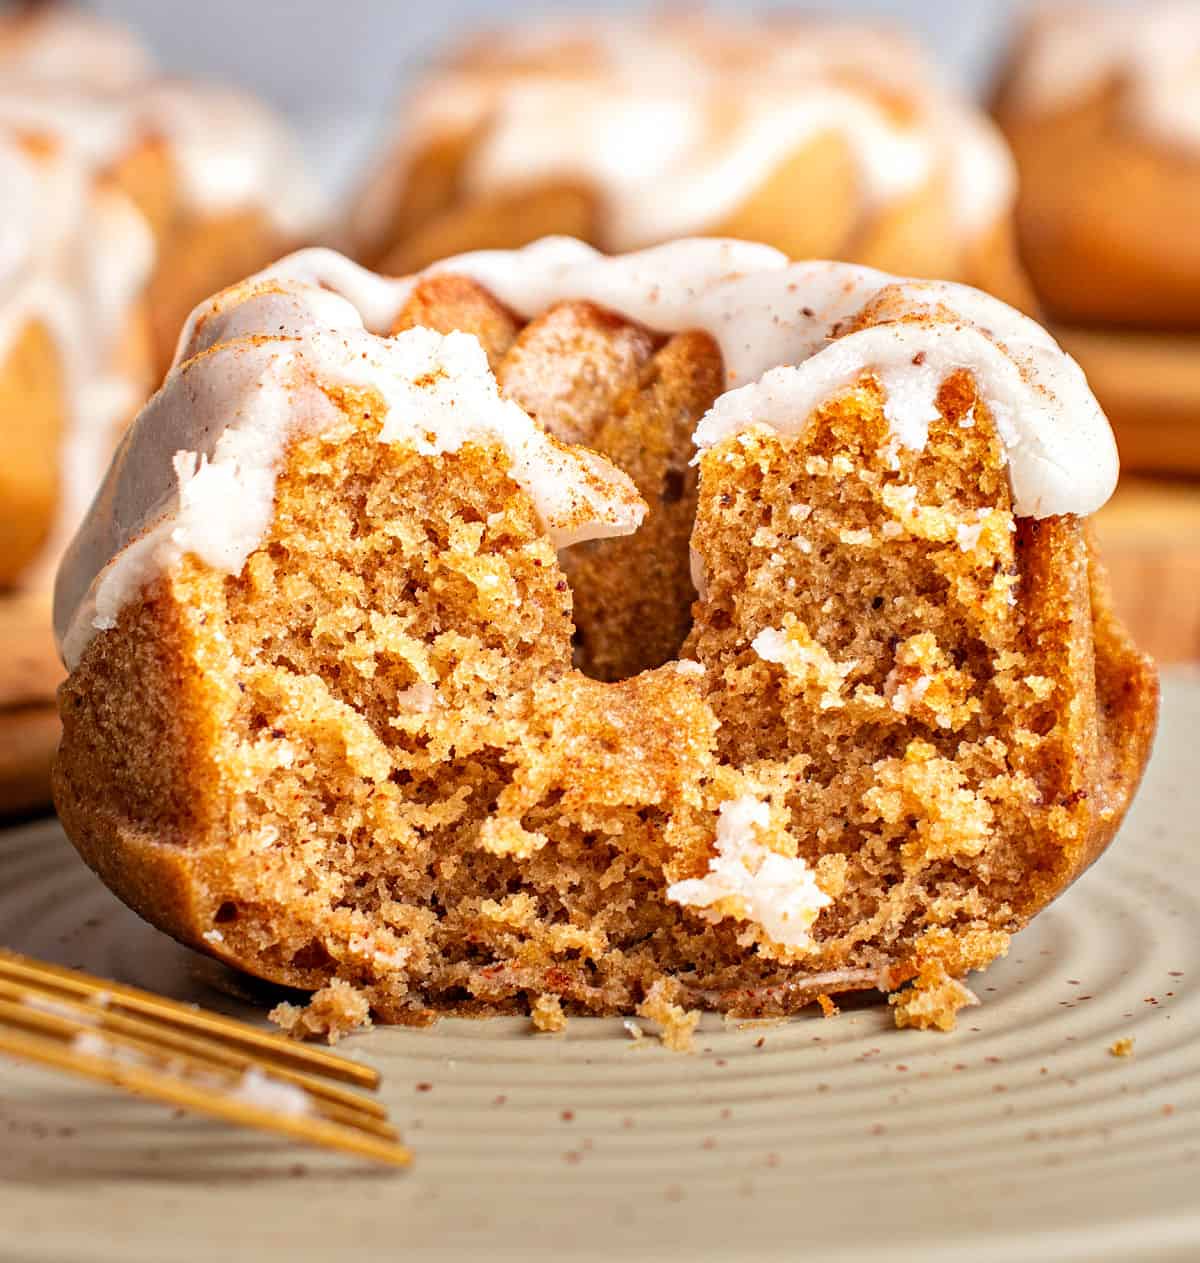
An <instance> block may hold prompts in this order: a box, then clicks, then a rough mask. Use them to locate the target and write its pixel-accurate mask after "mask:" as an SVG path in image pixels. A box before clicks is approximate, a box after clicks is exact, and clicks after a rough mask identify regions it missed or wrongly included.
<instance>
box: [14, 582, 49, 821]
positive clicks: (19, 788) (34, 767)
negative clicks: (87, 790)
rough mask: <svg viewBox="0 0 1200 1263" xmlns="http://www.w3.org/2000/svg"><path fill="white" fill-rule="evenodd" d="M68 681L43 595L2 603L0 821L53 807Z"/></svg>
mask: <svg viewBox="0 0 1200 1263" xmlns="http://www.w3.org/2000/svg"><path fill="white" fill-rule="evenodd" d="M62 677H63V668H62V664H61V663H60V662H59V660H58V654H57V653H56V652H55V648H54V636H53V633H52V631H51V629H50V601H49V597H48V596H44V595H36V596H35V595H28V596H27V595H21V596H7V597H3V598H0V816H11V815H14V814H17V813H21V812H28V811H34V810H37V809H38V808H41V807H45V806H47V805H48V804H49V802H50V761H51V759H52V758H53V755H54V751H55V748H56V747H57V745H58V711H57V710H56V708H55V705H54V691H55V689H56V688H57V687H58V684H59V681H60V680H61V679H62Z"/></svg>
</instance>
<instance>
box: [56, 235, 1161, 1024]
mask: <svg viewBox="0 0 1200 1263" xmlns="http://www.w3.org/2000/svg"><path fill="white" fill-rule="evenodd" d="M693 434H694V441H693ZM1116 473H1117V462H1116V451H1115V448H1114V445H1113V442H1112V437H1111V434H1110V432H1109V429H1108V425H1107V423H1106V422H1105V419H1104V416H1103V414H1102V413H1101V412H1100V410H1099V408H1098V407H1097V406H1096V403H1095V401H1094V399H1093V398H1092V396H1091V394H1090V393H1089V391H1088V388H1087V384H1086V382H1085V380H1084V378H1083V376H1082V374H1081V373H1080V372H1079V370H1078V369H1077V368H1076V366H1075V365H1074V364H1073V363H1072V362H1071V360H1070V359H1069V358H1068V357H1067V356H1066V355H1064V354H1063V353H1062V352H1061V351H1060V350H1059V348H1058V347H1057V346H1056V345H1055V344H1054V342H1053V341H1052V339H1051V338H1050V337H1049V336H1048V335H1047V334H1045V333H1044V332H1043V331H1042V330H1041V329H1040V328H1039V327H1038V326H1037V325H1035V324H1034V323H1032V322H1031V321H1029V320H1028V319H1026V318H1025V317H1023V316H1020V315H1018V314H1017V313H1016V312H1014V311H1012V310H1011V309H1009V308H1007V307H1005V306H1004V305H1003V304H1002V303H1000V302H998V301H996V300H994V299H991V298H988V297H986V296H984V295H983V294H981V293H978V292H976V291H973V290H969V289H965V288H963V287H959V286H955V285H950V284H944V283H937V282H912V281H899V280H896V279H895V278H893V277H890V276H886V275H884V274H882V273H879V272H874V271H870V270H868V269H865V268H861V267H854V266H849V265H841V264H831V263H796V264H792V263H789V262H788V261H787V259H786V258H785V257H784V256H783V255H781V254H779V253H778V252H776V251H774V250H772V249H769V248H766V247H763V246H755V245H749V244H745V243H737V242H729V241H717V240H689V241H680V242H676V243H674V244H671V245H667V246H663V247H659V248H655V249H651V250H648V251H645V252H643V253H640V254H632V255H626V256H616V257H606V256H603V255H600V254H597V253H596V252H595V251H593V250H592V249H590V248H589V247H587V246H585V245H583V244H581V243H579V242H576V241H570V240H563V239H554V240H547V241H543V242H540V243H538V244H536V245H533V246H530V247H527V248H525V249H523V250H520V251H514V252H494V253H483V254H476V255H467V256H464V257H461V258H457V259H451V260H449V261H447V262H445V263H443V264H441V265H439V266H438V267H437V268H436V269H435V270H432V271H429V272H427V273H425V274H422V275H420V276H417V277H410V278H406V279H401V280H386V279H383V278H381V277H377V276H374V275H372V274H371V273H369V272H365V271H363V270H361V269H360V268H358V267H356V266H355V265H353V264H351V263H349V262H348V261H346V260H345V259H342V258H341V257H340V256H337V255H335V254H331V253H329V252H327V251H310V252H305V253H301V254H298V255H295V256H292V257H291V258H289V259H285V260H284V261H283V262H281V263H280V264H278V265H277V266H275V267H273V268H271V269H270V270H268V271H267V272H264V273H262V274H261V275H259V276H257V277H255V278H252V279H251V280H249V281H247V282H246V283H244V284H242V285H240V286H237V287H235V288H233V289H231V290H228V291H226V292H225V293H223V294H221V295H219V296H218V297H217V298H216V299H214V300H213V301H212V302H210V303H207V304H205V305H203V306H201V307H200V308H198V309H197V310H196V312H195V313H193V316H192V319H191V321H190V323H189V326H188V328H187V330H186V331H185V334H184V337H183V339H182V342H181V347H180V352H179V355H178V360H177V364H176V367H175V368H174V370H173V371H172V373H171V375H170V376H169V378H168V380H167V382H166V384H165V386H164V387H163V389H162V390H161V391H160V392H159V394H158V395H157V396H156V397H155V398H154V399H153V400H152V401H151V403H150V404H149V405H148V406H147V408H146V409H145V411H144V412H143V413H142V415H141V417H140V418H139V419H138V421H137V422H136V424H135V426H134V427H133V429H132V430H131V432H130V434H129V435H128V437H127V439H126V441H125V442H124V444H123V445H122V447H121V449H120V451H119V453H118V455H117V457H116V460H115V461H114V464H113V467H112V469H111V471H110V473H109V476H108V479H107V481H106V483H105V485H104V488H103V490H102V492H101V494H100V496H99V498H98V499H97V501H96V503H95V505H94V507H93V509H92V512H91V514H90V516H89V518H88V520H87V522H86V524H85V526H84V527H83V529H82V530H81V532H80V534H79V535H78V537H77V538H76V540H75V542H74V545H73V546H72V548H71V550H70V552H69V554H68V556H67V558H66V560H65V561H64V563H63V566H62V568H61V571H60V574H59V582H58V590H57V602H56V603H57V608H56V622H57V627H58V631H59V635H60V640H61V644H62V649H63V653H64V656H65V660H66V663H67V665H68V667H69V668H70V672H71V674H70V678H69V680H68V681H67V683H66V684H65V685H64V686H63V688H62V690H61V694H60V705H61V711H62V717H63V725H64V737H63V744H62V749H61V753H60V757H59V761H58V766H57V769H56V800H57V803H58V807H59V811H60V814H61V816H62V819H63V822H64V825H65V827H66V829H67V831H68V833H69V834H70V836H71V837H72V839H73V840H74V842H75V844H76V846H77V847H78V848H79V850H80V852H81V854H82V855H83V856H84V857H85V859H86V860H87V861H88V863H89V864H91V865H92V867H94V868H95V869H96V871H97V872H98V873H99V874H100V875H101V876H102V877H103V878H104V880H105V881H106V882H108V884H109V885H110V886H111V887H112V888H113V890H115V891H116V892H117V893H118V894H119V895H120V896H121V897H122V898H123V899H125V900H126V901H127V902H128V903H129V904H130V905H131V906H132V907H134V908H136V909H137V910H138V911H139V912H140V913H141V914H142V915H143V916H145V917H147V918H148V919H149V920H151V921H153V922H154V923H155V924H156V925H158V926H160V927H162V928H163V929H164V930H166V931H167V932H169V933H171V934H173V935H175V936H176V937H177V938H179V939H180V940H182V941H184V942H186V943H190V944H192V945H193V946H195V947H197V948H200V949H202V950H206V951H208V952H211V953H212V954H213V955H215V956H217V957H219V958H220V959H222V960H224V961H227V962H229V963H230V964H232V965H236V966H238V967H240V968H242V969H245V970H248V971H249V972H251V973H253V974H256V975H259V976H260V977H263V978H268V979H273V980H276V981H278V982H281V983H287V984H291V985H293V986H296V987H301V988H310V989H311V988H318V987H322V986H324V985H325V984H328V983H331V982H332V983H333V984H334V990H333V991H330V992H327V993H326V1000H327V1001H330V1004H328V1005H327V1006H326V1007H327V1008H328V1007H332V1008H333V1009H337V1008H338V1007H339V1006H338V1005H337V1004H334V1003H332V1001H331V997H332V1000H336V999H337V997H338V996H339V995H340V996H342V997H343V998H345V997H350V996H354V997H355V1004H357V1006H358V1008H357V1012H358V1013H359V1014H360V1015H361V1014H362V1013H364V1012H365V1011H366V1008H367V1006H368V1005H369V1007H370V1008H371V1009H372V1010H373V1011H374V1013H375V1014H376V1015H377V1016H378V1017H380V1018H381V1019H383V1020H389V1021H421V1020H426V1019H428V1018H429V1017H430V1016H432V1015H433V1014H434V1013H436V1012H439V1011H454V1012H465V1013H492V1012H508V1011H531V1010H532V1011H533V1012H534V1013H535V1015H539V1016H540V1020H542V1021H543V1022H545V1021H546V1020H547V1017H548V1016H549V1017H550V1018H553V1019H554V1020H555V1021H557V1014H558V1012H559V1009H560V1007H562V1008H565V1009H567V1010H568V1011H577V1012H590V1013H622V1012H628V1011H631V1010H633V1009H634V1008H635V1007H636V1006H638V1005H639V1004H644V1003H645V1002H646V1001H647V1000H649V1001H650V1004H651V1008H650V1010H649V1011H651V1012H664V1011H668V1010H671V1008H672V1006H678V1005H691V1006H704V1007H710V1008H714V1009H720V1010H725V1011H728V1012H732V1013H737V1014H780V1013H788V1012H791V1011H794V1010H796V1009H797V1008H799V1007H800V1006H802V1005H804V1004H806V1003H809V1002H811V1001H812V1000H814V999H815V998H816V997H817V996H819V995H823V994H826V993H833V992H837V991H844V990H849V989H861V988H872V987H877V988H880V989H883V990H887V991H897V989H900V988H904V989H903V990H901V991H899V993H898V995H897V996H896V997H895V998H896V1001H897V1009H896V1012H897V1016H898V1020H899V1021H900V1022H901V1023H902V1024H908V1023H911V1024H918V1025H948V1024H951V1023H952V1021H953V1014H954V1011H955V1010H956V1009H957V1008H958V1007H960V1006H961V1005H962V1004H963V1003H966V1002H969V1001H970V999H971V997H970V993H969V992H968V991H967V990H966V989H965V987H964V986H963V985H962V984H961V982H960V981H959V980H960V979H961V978H962V977H963V976H964V975H965V974H966V972H967V971H968V970H970V969H976V968H982V967H983V966H985V965H986V964H988V963H989V962H990V961H991V960H992V959H994V958H995V957H996V956H997V955H999V954H1001V953H1003V952H1004V950H1005V947H1006V944H1007V942H1008V938H1009V935H1010V934H1012V933H1013V932H1014V931H1015V930H1017V929H1019V928H1020V927H1021V926H1022V925H1024V924H1025V923H1026V922H1027V921H1028V920H1029V918H1030V917H1031V916H1033V915H1034V914H1035V913H1036V912H1037V911H1038V910H1039V909H1041V908H1043V907H1044V906H1045V905H1046V904H1047V903H1048V902H1049V901H1050V900H1051V899H1053V898H1054V897H1055V896H1056V895H1057V894H1059V893H1060V892H1061V891H1062V890H1063V889H1064V888H1065V887H1066V886H1067V885H1068V884H1069V883H1070V882H1071V881H1072V880H1074V878H1075V877H1077V876H1078V875H1079V874H1080V873H1081V872H1082V871H1083V870H1084V869H1085V868H1086V867H1087V865H1088V864H1089V863H1090V862H1091V861H1092V860H1094V859H1095V858H1096V856H1097V855H1099V854H1100V852H1101V851H1102V850H1103V849H1104V847H1105V846H1106V845H1107V844H1108V842H1109V841H1110V840H1111V838H1112V836H1113V833H1114V831H1115V830H1116V828H1117V826H1118V824H1119V822H1120V820H1121V817H1122V815H1123V814H1124V811H1125V809H1126V807H1127V806H1128V804H1129V801H1130V798H1131V796H1132V794H1133V792H1134V789H1135V787H1136V785H1137V782H1138V779H1139V776H1140V774H1141V771H1142V767H1143V765H1144V763H1145V759H1146V756H1147V753H1148V749H1149V745H1150V741H1151V736H1152V733H1153V728H1154V722H1155V710H1156V682H1155V676H1154V672H1153V669H1152V667H1151V665H1150V663H1149V662H1148V660H1147V659H1146V658H1144V657H1143V656H1142V655H1140V654H1139V653H1138V652H1137V651H1136V650H1135V649H1134V648H1133V646H1132V645H1131V644H1130V642H1129V640H1128V639H1127V637H1126V636H1125V635H1124V633H1123V631H1122V629H1121V628H1120V626H1119V625H1118V624H1117V623H1116V621H1115V620H1114V618H1113V616H1112V614H1111V612H1110V609H1109V606H1108V603H1107V598H1106V593H1105V584H1104V579H1103V574H1102V572H1101V571H1100V569H1099V566H1098V564H1097V562H1096V559H1095V557H1094V555H1093V552H1092V549H1091V546H1090V543H1089V538H1088V532H1087V526H1086V522H1085V520H1084V519H1085V518H1086V516H1087V514H1088V513H1090V512H1091V511H1092V510H1094V509H1095V508H1097V507H1098V506H1099V505H1100V504H1101V503H1102V502H1103V501H1104V499H1105V498H1106V497H1107V496H1108V494H1109V493H1110V491H1111V490H1112V487H1113V484H1114V482H1115V479H1116ZM907 983H912V984H913V985H912V986H908V987H905V984H907ZM350 987H353V988H356V989H357V992H358V994H357V995H356V994H355V992H352V991H350V990H349V989H348V988H350ZM342 1007H343V1008H344V1007H346V1006H342ZM349 1007H350V1008H353V1007H354V1006H353V1005H350V1006H349Z"/></svg>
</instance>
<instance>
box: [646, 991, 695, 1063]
mask: <svg viewBox="0 0 1200 1263" xmlns="http://www.w3.org/2000/svg"><path fill="white" fill-rule="evenodd" d="M678 992H679V984H678V983H673V982H668V981H667V980H666V979H665V978H660V979H659V980H658V981H657V982H656V983H654V985H653V986H652V987H651V988H650V990H649V991H647V992H646V998H645V999H644V1000H643V1001H642V1002H641V1004H639V1005H638V1007H637V1015H638V1017H644V1018H645V1019H646V1020H647V1021H649V1022H655V1023H657V1024H658V1025H659V1026H660V1027H661V1029H660V1030H659V1031H658V1037H659V1039H660V1040H662V1043H663V1046H664V1047H666V1048H669V1049H671V1051H672V1052H692V1051H693V1050H694V1048H695V1038H694V1037H695V1033H696V1027H697V1026H699V1024H700V1010H699V1009H690V1010H689V1009H685V1008H684V1007H683V1006H682V1005H680V1004H677V1003H676V1002H675V1001H676V998H677V996H678Z"/></svg>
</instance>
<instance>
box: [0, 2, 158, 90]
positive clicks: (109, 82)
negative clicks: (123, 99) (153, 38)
mask: <svg viewBox="0 0 1200 1263" xmlns="http://www.w3.org/2000/svg"><path fill="white" fill-rule="evenodd" d="M149 73H150V54H149V53H148V52H147V50H146V48H145V46H144V45H143V44H141V43H140V42H139V41H138V40H137V39H136V38H135V37H134V36H133V34H132V33H131V32H129V31H127V30H126V29H125V28H124V27H121V26H117V25H116V24H114V23H111V22H106V21H105V20H104V19H103V18H99V17H97V16H96V15H95V14H92V13H87V12H85V11H83V10H82V9H77V8H75V7H73V6H72V5H69V4H45V5H42V6H40V7H39V8H38V9H36V10H33V11H29V10H25V11H21V10H18V11H17V12H15V13H9V14H7V15H5V16H3V17H0V74H4V75H9V74H18V75H21V76H23V77H24V78H27V79H33V80H37V81H39V82H42V83H65V84H70V85H73V86H84V87H88V88H101V89H105V90H112V89H118V88H123V87H125V86H127V85H128V84H130V83H134V82H136V81H137V80H139V79H142V78H144V77H145V76H146V75H147V74H149Z"/></svg>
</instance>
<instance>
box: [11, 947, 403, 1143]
mask: <svg viewBox="0 0 1200 1263" xmlns="http://www.w3.org/2000/svg"><path fill="white" fill-rule="evenodd" d="M0 1053H7V1054H8V1055H10V1056H12V1057H16V1058H18V1059H20V1060H23V1061H31V1062H37V1063H39V1064H41V1065H46V1066H54V1067H57V1068H58V1069H60V1070H65V1071H67V1072H68V1073H71V1074H76V1075H79V1076H81V1077H83V1078H86V1079H96V1080H99V1081H100V1082H102V1083H110V1084H114V1085H115V1086H117V1087H121V1088H125V1089H126V1090H127V1091H130V1092H134V1093H136V1094H138V1095H139V1096H147V1097H152V1098H153V1099H154V1100H157V1101H165V1102H166V1103H167V1104H170V1105H175V1106H179V1107H181V1108H183V1109H190V1110H195V1111H197V1112H199V1113H202V1114H209V1115H213V1116H215V1117H217V1118H221V1119H224V1120H225V1121H227V1122H230V1123H236V1124H239V1125H241V1126H244V1127H256V1128H259V1129H261V1130H264V1131H273V1132H279V1133H281V1134H283V1135H285V1136H289V1137H291V1138H292V1139H294V1140H299V1141H302V1142H304V1143H307V1144H311V1145H319V1146H322V1147H324V1148H328V1149H340V1150H342V1151H344V1152H346V1153H352V1154H356V1155H358V1156H360V1157H364V1158H370V1159H373V1160H375V1161H377V1162H385V1163H389V1164H391V1165H392V1166H406V1165H407V1164H408V1162H409V1160H410V1155H409V1151H408V1150H407V1149H406V1148H405V1147H404V1146H403V1145H402V1144H401V1143H400V1141H399V1137H398V1136H397V1135H396V1132H395V1131H394V1130H393V1128H392V1127H391V1126H390V1125H389V1124H388V1122H387V1111H386V1110H385V1109H384V1107H383V1106H382V1105H380V1103H379V1102H378V1101H377V1100H374V1099H373V1098H371V1097H368V1096H363V1095H362V1093H361V1092H357V1091H352V1090H351V1089H350V1088H349V1087H345V1086H343V1085H344V1084H352V1085H353V1086H354V1087H356V1088H364V1089H366V1090H368V1091H374V1090H375V1089H376V1088H378V1086H379V1075H378V1073H377V1072H376V1071H374V1070H372V1069H370V1068H369V1067H367V1066H362V1065H359V1064H358V1063H357V1062H353V1061H348V1060H346V1059H345V1058H344V1057H336V1056H334V1055H333V1054H332V1053H329V1052H326V1051H325V1050H324V1049H320V1048H312V1047H310V1046H308V1045H305V1044H298V1043H295V1042H294V1041H292V1040H289V1039H286V1038H284V1037H283V1036H281V1035H272V1034H269V1033H268V1032H266V1031H260V1030H257V1029H255V1028H254V1027H253V1026H248V1025H246V1024H245V1023H244V1022H237V1021H234V1020H233V1019H232V1018H227V1017H218V1016H216V1015H215V1014H212V1013H206V1012H204V1011H203V1010H202V1009H199V1008H194V1007H191V1006H189V1005H186V1004H179V1003H177V1002H175V1001H173V1000H164V999H163V998H162V997H161V996H157V995H154V994H153V993H152V992H149V991H141V990H139V989H138V988H136V987H127V986H122V985H120V984H118V983H115V982H106V981H105V980H103V979H101V978H93V977H91V976H90V975H89V974H85V973H80V972H78V971H77V970H74V969H63V968H60V967H59V966H57V965H48V964H45V963H44V962H42V961H36V960H31V959H30V958H28V957H26V956H20V955H18V954H16V953H15V952H9V951H5V950H4V949H2V948H0Z"/></svg>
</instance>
